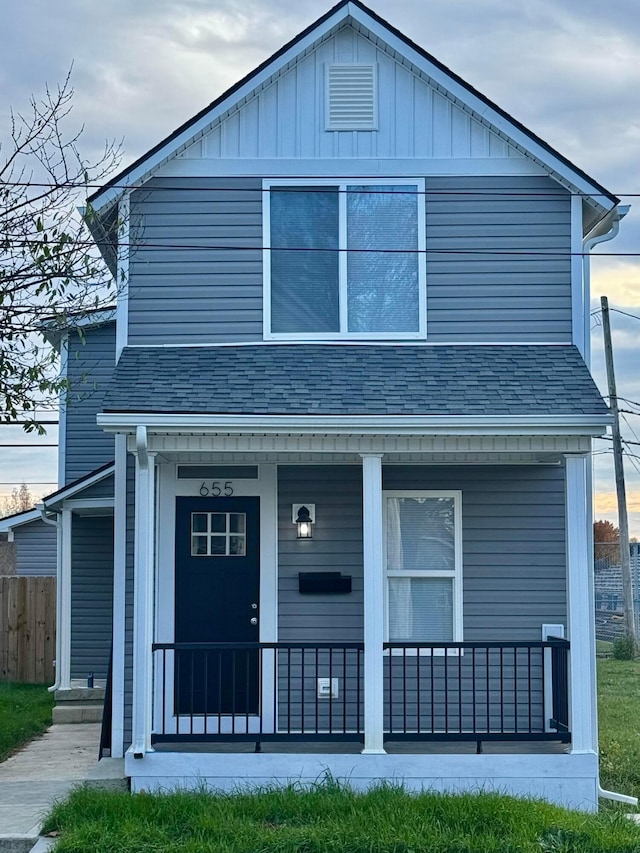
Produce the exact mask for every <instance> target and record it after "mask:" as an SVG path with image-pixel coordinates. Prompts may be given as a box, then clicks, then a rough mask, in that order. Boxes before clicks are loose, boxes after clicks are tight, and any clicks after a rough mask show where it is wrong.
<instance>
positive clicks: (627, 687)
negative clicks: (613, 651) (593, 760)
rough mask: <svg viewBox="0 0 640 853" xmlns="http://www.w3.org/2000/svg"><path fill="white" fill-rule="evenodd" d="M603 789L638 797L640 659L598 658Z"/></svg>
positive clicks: (639, 784) (639, 773)
mask: <svg viewBox="0 0 640 853" xmlns="http://www.w3.org/2000/svg"><path fill="white" fill-rule="evenodd" d="M598 718H599V722H600V777H601V784H602V787H603V788H608V789H609V790H613V791H620V792H622V793H624V794H631V795H632V796H634V797H640V661H637V660H636V661H622V660H615V659H613V658H610V659H606V660H599V661H598Z"/></svg>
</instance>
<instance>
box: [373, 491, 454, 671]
mask: <svg viewBox="0 0 640 853" xmlns="http://www.w3.org/2000/svg"><path fill="white" fill-rule="evenodd" d="M387 498H452V499H453V522H454V567H453V569H452V570H434V569H427V570H420V569H412V570H389V569H388V568H387ZM382 507H383V514H382V518H383V550H384V636H385V642H393V641H390V640H389V579H390V578H394V577H397V578H408V577H417V578H451V579H452V580H453V634H452V636H453V640H452V642H454V643H459V642H462V640H463V639H464V635H463V586H462V574H463V565H462V491H461V490H460V489H455V490H447V491H440V490H437V491H434V490H431V489H429V490H425V489H394V490H389V491H387V490H384V491H383V492H382ZM416 642H418V641H416ZM425 642H426V641H425ZM443 642H449V641H444V640H443ZM399 651H400V652H401V653H402V650H399ZM443 651H444V650H443V649H437V648H436V649H435V650H434V654H436V655H438V654H440V655H441V654H443ZM405 653H406V654H410V653H411V650H410V649H408V650H406V652H405ZM452 653H453V654H457V650H456V649H451V650H449V654H452ZM414 654H415V650H414ZM420 654H421V655H430V654H431V650H430V649H421V650H420Z"/></svg>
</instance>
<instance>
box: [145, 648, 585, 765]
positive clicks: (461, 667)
mask: <svg viewBox="0 0 640 853" xmlns="http://www.w3.org/2000/svg"><path fill="white" fill-rule="evenodd" d="M364 653H365V647H364V644H363V643H284V642H277V643H242V644H230V643H156V644H154V645H153V656H154V681H155V685H156V687H155V707H154V723H153V730H152V734H151V744H152V746H153V748H155V749H163V750H178V751H180V750H184V749H185V748H186V747H190V748H191V749H193V748H194V747H197V748H198V749H199V750H203V749H204V750H210V751H240V752H242V751H246V750H247V748H248V747H252V748H253V751H255V752H262V751H263V750H266V751H271V752H278V751H283V752H287V751H291V750H292V749H295V750H296V751H298V752H300V751H303V752H306V751H310V752H318V751H320V752H322V751H327V752H336V751H338V752H353V751H359V750H362V749H363V747H365V745H366V744H367V742H370V741H372V740H373V741H374V742H379V740H380V733H379V732H374V733H371V732H368V733H367V731H366V729H365V717H364V708H365V702H367V701H368V702H379V701H382V710H383V714H382V720H383V732H382V743H383V745H384V749H383V750H380V751H381V752H382V751H385V752H399V753H407V752H409V753H418V754H419V753H424V752H425V751H431V752H434V751H442V749H441V745H446V746H447V748H448V749H447V750H446V751H449V752H451V751H459V750H462V751H466V750H464V745H468V744H472V745H473V746H474V747H475V751H476V752H477V753H478V754H479V753H482V752H483V751H484V750H485V748H486V745H487V744H495V743H502V744H512V745H515V744H516V743H517V744H518V746H519V745H520V744H523V745H524V744H527V746H528V748H529V749H532V750H534V749H535V748H536V747H538V749H540V748H541V747H543V746H544V745H547V744H548V745H551V744H555V745H556V749H557V746H559V745H566V744H568V743H570V741H571V733H570V731H569V703H568V662H569V643H568V642H567V641H566V640H564V639H562V638H549V639H548V640H546V641H539V642H527V643H517V644H514V643H507V642H494V643H477V642H451V643H437V644H436V643H410V644H408V643H398V642H394V643H384V645H383V680H382V684H381V685H380V684H374V685H372V686H371V687H369V685H367V684H366V682H365V679H364ZM380 688H381V690H380ZM375 719H376V720H378V719H380V717H379V715H376V717H375ZM367 734H368V735H369V737H367ZM436 744H437V746H436V748H435V749H434V748H433V747H434V745H436ZM365 751H366V749H365ZM554 751H555V750H554Z"/></svg>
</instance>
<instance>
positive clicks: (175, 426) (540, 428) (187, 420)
mask: <svg viewBox="0 0 640 853" xmlns="http://www.w3.org/2000/svg"><path fill="white" fill-rule="evenodd" d="M97 421H98V426H101V427H102V428H103V429H104V430H105V431H106V432H119V433H131V434H133V433H136V432H137V429H138V427H139V426H140V425H141V424H144V425H145V426H146V427H147V429H148V431H149V432H155V433H163V434H167V433H183V432H189V431H197V432H198V433H203V434H210V435H215V434H219V433H225V434H258V435H265V434H279V433H283V432H286V433H290V432H296V433H300V434H305V435H309V434H313V435H317V434H319V433H324V434H327V433H328V434H333V435H344V434H358V435H363V434H365V435H371V434H373V435H438V434H442V435H495V434H502V435H541V434H542V435H549V434H553V435H567V434H571V435H602V434H603V433H604V432H606V428H607V427H608V426H609V425H610V424H611V415H610V414H608V413H607V414H591V415H589V414H587V415H487V416H480V417H475V416H465V415H454V416H451V415H228V414H225V415H223V414H202V415H189V414H162V413H156V414H149V413H130V412H123V413H117V412H102V413H100V414H98V417H97Z"/></svg>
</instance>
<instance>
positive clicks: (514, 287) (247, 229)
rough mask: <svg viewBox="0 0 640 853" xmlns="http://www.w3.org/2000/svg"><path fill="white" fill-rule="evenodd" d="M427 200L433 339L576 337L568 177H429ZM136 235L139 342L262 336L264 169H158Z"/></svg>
mask: <svg viewBox="0 0 640 853" xmlns="http://www.w3.org/2000/svg"><path fill="white" fill-rule="evenodd" d="M159 184H160V186H159ZM172 187H174V188H173V189H172ZM176 188H178V189H176ZM220 188H224V189H220ZM425 205H426V228H427V235H426V236H427V323H428V338H429V340H432V341H452V342H455V341H491V342H495V343H500V342H505V341H522V342H527V341H548V342H556V343H561V342H564V343H568V342H570V341H571V283H570V265H571V259H570V257H569V254H568V253H569V251H570V236H571V235H570V228H571V219H570V197H569V194H568V193H565V192H564V190H563V189H562V188H561V187H560V185H559V184H557V183H556V182H555V181H553V180H551V179H550V178H545V177H535V176H531V177H526V176H525V177H459V178H457V177H442V178H435V177H429V178H428V179H427V194H426V201H425ZM132 235H133V236H132V239H133V241H134V242H135V243H136V248H135V249H134V250H133V251H132V256H131V267H130V285H129V343H130V344H161V343H185V342H189V343H194V344H195V343H215V342H228V341H257V340H261V338H262V251H261V247H262V194H261V181H260V180H259V179H256V178H219V179H216V178H209V179H196V178H193V179H185V178H181V179H177V178H176V179H165V178H163V179H162V180H161V182H160V179H158V180H157V181H150V182H149V183H148V184H147V185H146V186H145V188H144V190H138V191H136V192H134V193H133V195H132Z"/></svg>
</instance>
